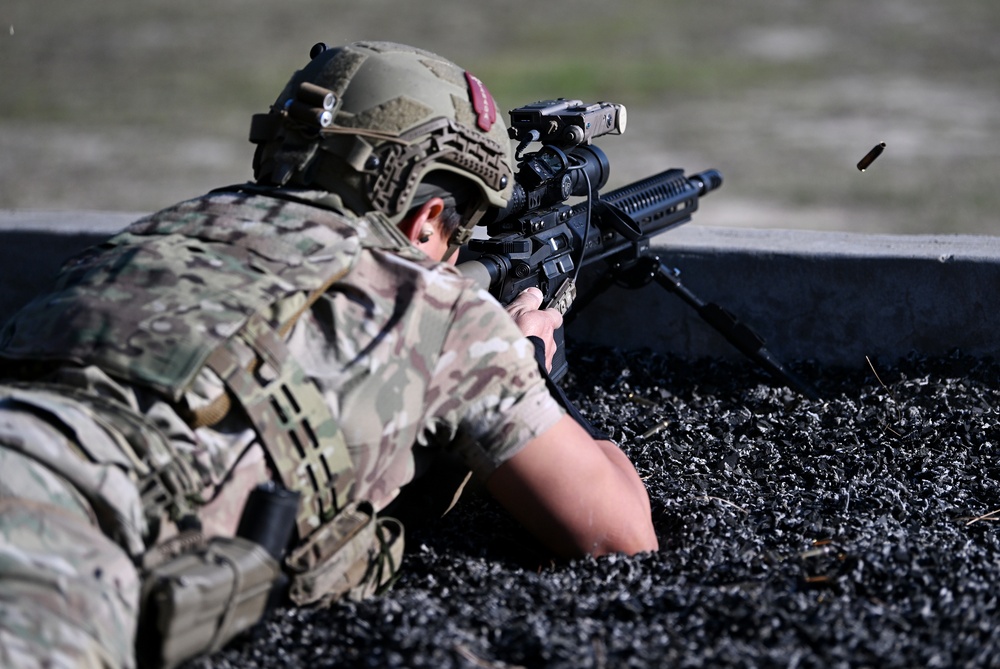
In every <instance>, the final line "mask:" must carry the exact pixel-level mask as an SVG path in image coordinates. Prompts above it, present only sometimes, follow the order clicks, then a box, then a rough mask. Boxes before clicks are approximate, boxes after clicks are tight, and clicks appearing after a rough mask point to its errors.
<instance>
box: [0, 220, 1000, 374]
mask: <svg viewBox="0 0 1000 669" xmlns="http://www.w3.org/2000/svg"><path fill="white" fill-rule="evenodd" d="M139 216H140V214H134V213H122V212H113V213H106V212H21V211H13V212H11V211H8V212H0V280H2V285H3V290H2V291H0V319H6V318H7V316H9V315H10V314H11V313H12V312H13V311H14V310H15V309H17V308H18V307H20V306H21V305H23V304H25V303H26V302H27V301H28V300H29V299H30V298H31V297H32V296H33V295H35V294H37V293H39V292H41V291H42V290H44V289H45V288H47V287H48V286H49V285H50V284H51V281H52V278H53V277H54V275H55V272H56V269H57V268H58V266H59V265H60V264H61V263H62V261H63V260H65V259H66V258H67V257H69V256H70V255H72V254H74V253H76V252H77V251H79V250H81V249H83V248H85V247H86V246H89V245H91V244H94V243H98V242H100V241H101V240H102V239H104V238H106V237H107V236H108V235H110V234H111V233H113V232H114V231H116V230H118V229H120V228H121V227H123V226H124V225H126V224H128V223H129V222H130V221H132V220H134V219H135V218H138V217H139ZM655 242H656V243H655V244H654V250H655V252H656V253H657V254H658V255H659V256H660V257H661V259H662V260H663V261H664V262H665V263H666V264H667V265H668V266H669V267H671V268H676V269H678V270H679V271H680V273H681V279H682V281H683V282H684V284H685V285H686V286H687V287H688V288H690V289H691V290H692V291H694V292H695V293H696V294H697V295H698V296H699V297H701V298H702V299H704V300H706V301H713V302H717V303H718V304H720V305H721V306H723V307H724V308H726V309H727V310H729V311H730V312H732V313H733V314H734V315H736V316H737V317H738V318H739V319H740V320H741V321H742V322H744V323H746V324H747V325H749V326H750V327H751V328H753V329H754V330H755V331H756V332H758V333H759V334H760V335H761V336H763V337H764V338H765V340H766V341H767V346H768V349H769V350H771V352H772V353H774V354H775V355H776V356H778V357H779V359H782V360H784V361H792V360H815V361H817V362H819V363H822V364H825V365H844V366H849V367H853V366H858V365H864V364H866V363H865V356H868V357H870V358H872V359H873V360H877V359H881V360H893V359H897V358H899V357H902V356H905V355H907V354H909V353H911V352H919V353H926V354H940V353H947V352H949V351H951V350H953V349H960V350H962V351H963V352H966V353H969V354H973V355H979V356H991V355H993V354H994V352H995V350H996V347H997V342H998V334H997V333H998V332H1000V293H998V292H997V290H996V287H997V286H1000V238H995V237H982V236H967V235H949V236H893V235H864V234H847V233H827V232H804V231H791V230H754V229H734V228H711V227H700V226H697V225H688V226H684V227H681V228H678V229H676V230H673V231H671V232H668V233H665V234H664V235H662V236H661V237H659V238H657V239H656V240H655ZM569 334H570V336H571V337H576V338H579V339H582V340H587V341H593V342H596V343H602V344H613V345H618V346H622V347H631V348H636V347H648V348H650V349H652V350H655V351H660V352H672V353H677V354H681V355H685V356H691V357H702V356H721V357H734V356H738V355H739V354H738V353H736V352H735V351H734V350H733V349H732V347H730V345H729V344H728V343H727V342H726V341H725V340H723V339H722V337H720V336H719V335H718V334H717V333H716V332H715V331H714V330H712V329H711V328H710V327H709V326H707V325H706V324H704V323H703V322H702V321H701V319H700V318H699V317H698V316H697V315H696V314H695V312H694V311H693V310H692V309H691V308H690V307H688V306H687V305H685V304H684V303H683V302H681V300H680V299H679V298H678V297H677V296H675V295H673V294H671V293H669V292H667V291H666V290H665V289H663V288H660V287H659V286H657V285H655V284H651V285H647V286H644V287H642V288H638V289H625V288H618V287H615V288H612V289H610V290H609V291H607V292H606V293H604V294H603V295H602V296H601V297H599V298H597V299H596V300H595V301H594V303H593V305H592V307H591V308H588V309H587V310H585V311H583V312H582V313H581V314H580V315H579V316H578V317H577V318H576V320H574V321H573V323H572V326H571V328H570V330H569Z"/></svg>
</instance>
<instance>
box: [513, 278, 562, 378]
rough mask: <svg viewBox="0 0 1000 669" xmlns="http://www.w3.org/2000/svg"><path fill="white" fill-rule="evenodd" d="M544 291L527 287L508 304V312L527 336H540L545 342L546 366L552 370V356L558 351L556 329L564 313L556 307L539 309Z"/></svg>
mask: <svg viewBox="0 0 1000 669" xmlns="http://www.w3.org/2000/svg"><path fill="white" fill-rule="evenodd" d="M542 298H543V296H542V291H540V290H539V289H537V288H527V289H525V290H524V291H523V292H522V293H521V294H520V295H518V296H517V297H516V298H514V300H513V301H512V302H511V303H510V304H508V305H507V313H508V314H510V316H511V318H513V319H514V322H515V323H517V326H518V327H519V328H520V329H521V332H522V333H523V334H524V336H525V337H538V338H539V339H541V340H542V342H543V343H544V344H545V366H546V368H548V369H549V371H551V370H552V357H553V356H554V355H555V353H556V342H555V335H554V333H555V331H556V329H558V328H559V327H560V326H561V325H562V323H563V317H562V314H561V313H559V312H558V311H557V310H555V309H539V307H541V306H542Z"/></svg>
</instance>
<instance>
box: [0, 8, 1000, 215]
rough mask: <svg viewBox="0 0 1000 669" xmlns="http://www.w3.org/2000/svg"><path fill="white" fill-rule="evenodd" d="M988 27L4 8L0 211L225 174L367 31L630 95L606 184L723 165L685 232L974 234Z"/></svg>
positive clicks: (198, 182) (542, 14) (447, 13)
mask: <svg viewBox="0 0 1000 669" xmlns="http://www.w3.org/2000/svg"><path fill="white" fill-rule="evenodd" d="M755 4H756V3H755ZM998 28H1000V5H996V4H995V3H988V2H982V1H975V0H956V1H955V2H952V3H948V5H947V7H945V6H944V5H942V4H941V3H938V2H934V1H933V0H908V1H905V2H904V1H887V2H882V3H878V4H877V5H873V4H872V3H867V2H864V1H863V0H843V1H842V2H838V3H835V4H831V5H830V6H824V7H822V8H819V7H812V6H806V3H801V2H794V1H793V0H782V1H776V2H770V3H767V6H766V7H760V6H753V7H751V6H750V5H747V4H746V3H742V2H740V1H739V0H720V2H718V3H713V5H712V6H711V7H705V6H704V5H701V4H696V3H685V2H678V1H674V2H660V1H654V0H636V1H634V2H629V3H622V4H620V5H616V6H614V7H612V6H609V5H608V4H607V3H599V2H596V1H594V0H582V1H579V2H572V3H570V2H552V3H544V4H542V3H534V2H525V1H523V0H513V1H510V2H506V3H503V4H496V5H489V6H487V5H485V4H471V3H467V2H459V1H458V0H440V1H439V2H436V3H434V4H433V7H431V6H423V5H419V6H418V5H414V4H412V3H403V2H396V1H390V0H372V1H371V2H366V3H364V4H363V5H362V4H360V3H352V2H344V1H332V2H331V1H329V0H326V1H321V0H304V1H302V2H299V3H296V5H295V11H294V13H293V12H291V11H290V10H289V9H287V8H285V7H284V6H279V5H278V4H276V3H267V2H264V0H250V1H247V2H236V1H235V0H219V1H218V2H213V3H199V4H195V3H174V2H168V1H167V0H152V1H151V2H146V3H141V5H139V4H135V3H129V2H127V1H126V0H104V1H103V2H102V3H100V4H99V5H95V4H93V3H76V2H71V1H70V0H8V1H7V2H6V3H5V4H4V7H3V8H2V9H0V76H2V79H3V81H4V85H3V86H2V87H0V208H5V209H56V210H65V209H93V210H125V211H148V210H153V209H157V208H160V207H162V206H167V205H169V204H172V203H173V202H174V201H177V200H179V199H183V198H187V197H191V196H195V195H198V194H200V193H201V192H203V191H205V190H207V189H208V188H211V187H215V186H219V185H223V184H227V183H232V182H238V181H242V180H244V179H246V178H247V177H248V176H249V162H250V157H251V154H252V151H251V149H252V147H251V146H250V145H249V144H248V143H247V142H246V132H247V129H248V126H249V118H250V115H251V114H253V113H255V112H257V111H263V110H265V109H266V108H267V106H268V104H269V103H270V102H271V101H272V100H273V99H274V97H275V96H276V95H277V93H278V91H279V90H280V88H281V87H282V85H283V83H284V81H285V80H286V79H287V77H288V75H289V74H290V73H291V72H292V70H294V69H295V68H297V67H299V66H301V65H302V64H303V62H304V58H305V54H306V53H307V51H308V48H309V47H310V46H311V45H312V44H313V43H314V42H316V41H327V42H330V43H337V42H343V41H350V40H353V39H359V38H385V39H392V40H397V41H404V42H409V43H413V44H418V45H420V46H424V47H427V48H431V49H433V50H436V51H438V52H440V53H442V54H444V55H446V56H449V57H451V58H453V59H455V60H456V61H459V62H462V63H463V64H465V65H466V66H468V67H469V68H470V69H473V70H474V71H476V72H477V73H478V74H479V75H480V76H481V77H482V78H483V79H484V80H486V81H487V83H488V84H489V85H490V86H491V88H492V89H493V91H494V94H495V95H496V96H497V98H498V100H499V102H500V104H501V107H503V108H506V109H509V108H512V107H515V106H517V105H520V104H525V103H528V102H531V101H533V100H537V99H542V98H550V97H560V96H561V97H570V98H579V99H583V100H586V101H591V100H595V99H608V100H613V101H615V102H620V103H623V104H626V105H627V106H628V108H629V112H630V113H629V121H630V124H629V125H630V127H629V129H628V131H627V132H626V134H625V136H623V137H607V138H603V139H602V140H601V146H602V147H603V148H604V149H605V150H606V151H607V152H608V153H609V154H610V155H611V157H612V166H613V168H612V169H613V176H612V182H611V184H610V185H612V186H615V185H621V184H623V183H626V182H627V181H630V180H633V179H636V178H639V177H641V176H644V175H646V174H649V173H652V172H656V171H659V170H661V169H665V168H667V167H683V168H685V169H688V170H689V171H698V170H701V169H705V168H708V167H714V168H717V169H720V170H721V171H722V172H723V174H724V175H725V178H726V184H725V186H724V188H723V190H721V191H719V193H718V195H716V196H714V197H713V198H712V200H711V201H710V202H706V203H705V205H704V208H703V211H702V212H700V213H699V215H698V217H697V219H696V224H702V225H720V226H749V227H766V228H792V229H819V230H852V231H873V232H900V233H938V232H964V233H979V234H982V233H987V234H990V233H992V231H993V229H994V227H995V220H996V216H995V213H994V212H995V211H996V208H997V205H998V204H1000V189H997V187H996V185H997V184H996V174H998V173H1000V142H998V141H997V135H998V132H997V131H998V129H1000V117H998V116H997V114H996V113H995V112H996V109H997V108H998V103H1000V57H998V56H1000V46H998V44H997V41H996V40H995V35H996V34H997V32H998ZM879 141H885V142H887V144H888V148H887V149H886V151H885V153H884V154H883V156H882V157H881V158H879V160H878V161H877V162H876V163H875V164H874V165H873V166H872V168H871V169H869V170H868V171H867V172H866V173H864V174H861V173H860V172H858V170H857V169H856V168H855V163H856V162H857V161H858V160H859V159H860V158H861V157H862V156H863V155H864V154H865V153H866V152H867V151H868V150H869V149H870V148H871V147H872V146H873V145H874V144H875V143H877V142H879Z"/></svg>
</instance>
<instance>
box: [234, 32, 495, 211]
mask: <svg viewBox="0 0 1000 669" xmlns="http://www.w3.org/2000/svg"><path fill="white" fill-rule="evenodd" d="M311 56H312V60H311V61H310V62H309V63H308V64H307V65H306V66H305V67H304V68H303V69H301V70H299V71H298V72H296V73H295V74H294V75H293V76H292V78H291V80H290V81H289V82H288V84H287V85H286V87H285V89H284V91H283V92H282V93H281V95H280V96H279V97H278V100H277V101H276V102H275V104H274V106H272V108H271V111H270V113H268V114H257V115H255V116H254V120H253V124H252V125H251V130H250V141H252V142H254V143H256V144H258V149H257V153H256V155H255V156H254V176H255V178H256V179H257V181H258V182H260V183H262V184H270V185H275V186H282V187H290V188H305V189H315V190H324V191H330V192H333V193H336V194H337V195H339V196H341V198H342V199H343V201H344V203H345V204H346V205H347V206H349V207H351V208H352V209H354V210H355V211H356V213H363V212H362V211H359V209H365V210H370V209H375V210H377V211H380V212H382V213H383V214H385V215H386V216H388V217H389V218H390V220H393V221H394V222H398V221H399V220H400V219H401V218H402V217H403V216H404V215H405V214H406V212H407V211H408V210H409V208H410V206H411V203H412V202H413V196H414V194H415V192H416V189H417V186H418V184H419V183H420V181H421V180H422V179H423V178H424V177H425V176H426V175H427V174H428V173H429V172H431V171H434V170H446V171H448V172H452V173H455V174H458V175H460V176H462V177H465V178H467V179H469V180H470V181H472V182H473V183H474V184H475V185H476V186H478V188H479V190H480V191H481V192H482V195H483V202H482V205H483V206H482V208H483V209H485V207H486V206H494V207H503V206H505V205H506V204H507V200H508V198H509V197H510V193H511V189H512V186H513V174H512V165H513V158H512V155H511V144H510V139H509V137H508V134H507V128H506V126H505V124H504V122H503V120H502V119H501V118H500V115H499V114H498V112H497V106H496V101H495V100H494V99H493V96H492V95H491V94H490V92H489V91H488V90H487V89H486V87H485V86H484V85H483V84H482V82H481V81H479V79H477V78H476V77H475V76H473V75H472V74H470V73H469V72H467V71H465V70H463V69H462V68H460V67H459V66H457V65H455V64H454V63H452V62H451V61H448V60H446V59H444V58H442V57H441V56H438V55H435V54H433V53H430V52H428V51H423V50H421V49H417V48H414V47H410V46H405V45H402V44H394V43H389V42H356V43H354V44H348V45H346V46H341V47H335V48H330V49H327V48H326V47H325V46H324V45H322V44H317V45H316V46H314V47H313V51H312V54H311Z"/></svg>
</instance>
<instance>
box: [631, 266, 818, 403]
mask: <svg viewBox="0 0 1000 669" xmlns="http://www.w3.org/2000/svg"><path fill="white" fill-rule="evenodd" d="M642 260H643V261H645V262H641V263H640V264H641V265H642V266H641V267H636V268H634V271H638V275H637V276H636V278H637V279H639V278H640V277H641V279H645V280H648V277H649V276H652V278H653V279H655V280H656V282H657V283H658V284H660V285H661V286H662V287H664V288H666V289H667V290H669V291H670V292H671V293H673V294H674V295H677V296H678V297H680V298H681V299H682V300H683V301H684V302H686V303H687V304H688V305H689V306H691V307H692V308H693V309H694V310H695V311H696V312H697V313H698V315H699V316H700V317H701V319H702V320H704V321H705V322H706V323H708V324H709V325H711V326H712V327H713V328H715V330H716V331H718V332H719V334H721V335H722V336H723V337H725V338H726V341H728V342H729V343H730V344H732V345H733V346H734V347H736V349H737V350H738V351H739V352H740V353H742V354H743V355H745V356H746V357H748V358H750V359H751V360H753V361H754V362H755V363H757V365H759V366H760V367H762V368H764V369H765V370H766V371H767V372H769V373H770V374H771V375H772V376H774V377H775V378H777V379H778V380H780V381H782V382H784V383H786V384H787V385H788V387H789V388H791V389H792V390H794V391H796V392H798V393H800V394H802V395H804V396H806V397H808V398H809V399H811V400H818V399H819V394H818V393H817V392H816V391H815V390H814V389H813V388H812V386H810V385H809V384H808V383H806V382H805V381H803V380H802V379H800V378H799V377H798V376H797V375H796V374H795V373H793V372H792V371H790V370H788V369H786V368H785V366H784V365H783V364H781V362H780V361H779V360H778V359H777V358H775V357H774V355H773V354H772V353H771V352H770V351H768V350H767V349H766V348H765V347H764V339H763V338H762V337H761V336H760V335H758V334H757V333H756V332H754V331H753V330H751V329H750V328H749V327H748V326H746V325H744V324H743V323H741V322H740V321H739V320H737V319H736V317H735V316H733V315H732V314H731V313H729V312H728V311H726V310H725V309H724V308H722V307H721V306H719V305H718V304H715V303H714V302H705V301H704V300H702V299H701V298H699V297H698V296H697V295H695V294H694V293H692V292H691V291H690V290H689V289H688V288H687V287H686V286H685V285H684V284H683V283H681V280H680V277H679V276H678V273H677V272H676V271H674V270H671V269H669V268H668V267H667V266H666V265H664V264H663V263H662V262H661V261H660V259H659V258H658V257H656V256H646V257H645V258H643V259H642Z"/></svg>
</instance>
